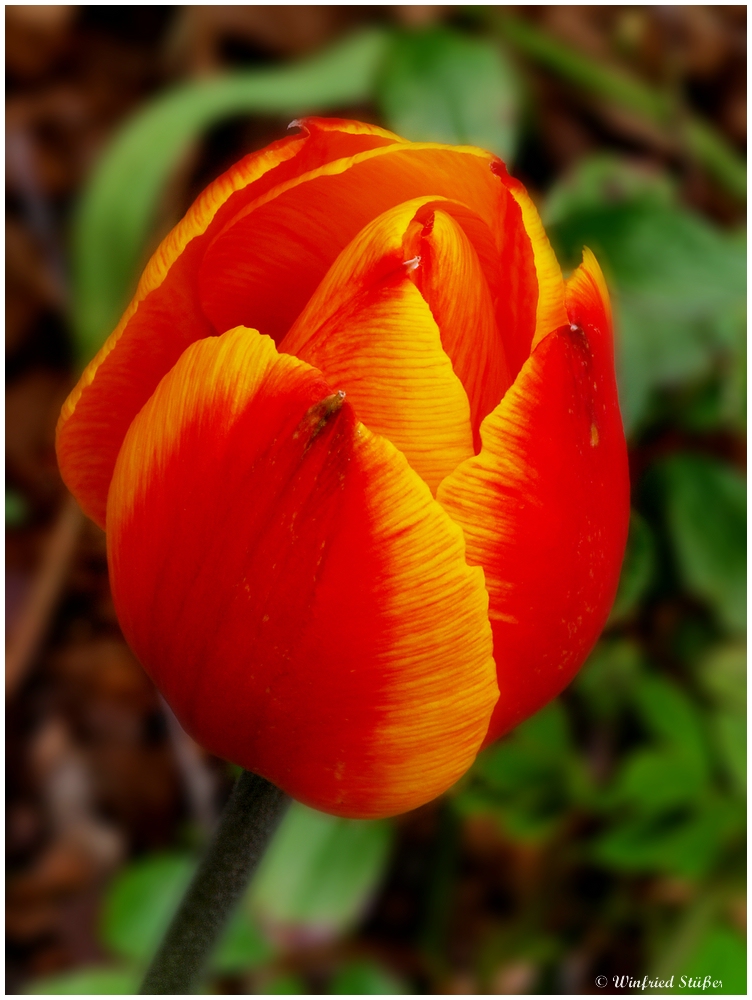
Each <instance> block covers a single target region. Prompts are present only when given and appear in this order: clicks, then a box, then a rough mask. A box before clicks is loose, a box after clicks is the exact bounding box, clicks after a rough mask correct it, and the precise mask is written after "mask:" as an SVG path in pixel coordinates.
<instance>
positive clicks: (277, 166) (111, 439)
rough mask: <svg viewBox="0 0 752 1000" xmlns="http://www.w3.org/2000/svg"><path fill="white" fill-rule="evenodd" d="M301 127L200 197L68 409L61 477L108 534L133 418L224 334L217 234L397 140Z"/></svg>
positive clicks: (357, 127) (61, 430) (343, 127)
mask: <svg viewBox="0 0 752 1000" xmlns="http://www.w3.org/2000/svg"><path fill="white" fill-rule="evenodd" d="M299 124H300V125H301V127H302V128H304V129H305V132H304V134H302V135H292V136H288V137H286V138H284V139H282V140H280V141H279V142H275V143H272V144H271V145H270V146H268V147H267V148H266V149H263V150H261V151H260V152H258V153H252V154H250V155H249V156H246V157H245V158H244V159H243V160H241V161H240V162H239V163H236V164H235V165H234V166H233V167H231V168H230V170H228V171H227V172H226V173H225V174H223V175H222V176H221V177H219V178H218V179H217V180H216V181H214V183H213V184H210V185H209V187H208V188H207V189H206V190H205V191H204V192H203V193H202V194H201V195H200V196H199V198H198V199H197V200H196V201H195V202H194V204H193V206H192V207H191V209H190V210H189V211H188V213H187V215H186V216H185V218H184V219H183V220H182V221H181V222H180V224H179V225H178V226H176V227H175V229H173V230H172V232H171V233H170V234H169V235H168V236H167V237H166V238H165V240H164V241H163V242H162V243H161V245H160V246H159V248H158V249H157V251H156V252H155V254H154V255H153V257H152V258H151V260H150V261H149V263H148V265H147V267H146V270H145V271H144V274H143V276H142V278H141V281H140V282H139V285H138V289H137V291H136V294H135V296H134V298H133V301H132V302H131V304H130V305H129V306H128V308H127V310H126V311H125V313H124V315H123V317H122V319H121V320H120V322H119V323H118V325H117V327H116V328H115V330H114V332H113V333H112V334H111V335H110V337H109V338H108V340H107V341H106V343H105V344H104V345H103V347H102V349H101V350H100V351H99V353H98V354H97V355H96V357H95V358H94V359H93V360H92V361H91V362H90V364H89V365H88V367H87V368H86V370H85V371H84V373H83V375H82V376H81V379H80V380H79V383H78V385H77V386H76V387H75V389H74V390H73V392H72V393H71V394H70V396H69V397H68V399H67V400H66V402H65V405H64V406H63V411H62V413H61V416H60V421H59V423H58V430H57V451H58V461H59V465H60V470H61V473H62V476H63V479H64V480H65V483H66V485H67V486H68V488H69V489H70V491H71V492H72V493H73V494H74V496H75V497H76V499H77V500H78V502H79V503H80V504H81V507H82V508H83V510H84V511H85V513H86V514H88V515H89V517H91V518H92V519H93V520H94V521H96V522H97V524H99V525H100V526H101V527H104V524H105V507H106V501H107V489H108V487H109V484H110V478H111V476H112V470H113V467H114V465H115V459H116V458H117V454H118V451H119V450H120V445H121V444H122V441H123V437H124V436H125V432H126V430H127V429H128V426H129V425H130V422H131V420H132V419H133V417H134V416H135V415H136V413H138V411H139V410H140V409H141V407H142V406H143V404H144V403H145V402H146V400H147V399H148V398H149V396H151V394H152V393H153V392H154V389H155V388H156V386H157V383H158V382H159V380H160V379H161V378H162V376H163V375H164V374H165V372H167V371H169V369H170V368H171V367H172V366H173V365H174V364H175V362H176V361H177V359H178V358H179V357H180V355H181V354H182V353H183V351H184V350H185V348H186V347H187V346H188V345H189V344H191V343H193V342H194V341H195V340H199V339H200V338H203V337H208V336H211V335H213V334H216V333H217V330H216V329H215V328H214V327H212V325H211V323H210V322H209V321H208V320H207V319H206V317H205V316H204V315H203V312H202V310H201V305H200V302H199V300H198V295H197V272H198V268H199V265H200V262H201V259H202V257H203V254H204V252H205V250H206V247H207V246H208V244H209V242H210V240H211V239H212V238H213V236H214V234H215V233H216V232H218V231H219V230H220V229H221V228H222V226H223V225H224V224H225V223H226V221H227V219H228V218H231V217H232V216H233V215H234V214H236V213H237V211H238V210H239V208H240V207H241V206H242V205H243V204H245V203H247V202H248V201H249V200H251V199H253V198H256V197H258V196H259V195H260V194H262V193H263V192H265V191H268V190H269V189H270V188H272V187H274V186H275V185H278V184H279V183H281V182H282V181H284V180H289V178H290V177H293V176H295V175H296V174H298V173H305V172H306V171H310V170H313V169H315V168H316V167H318V166H320V165H321V164H322V163H325V162H327V161H328V160H329V159H336V158H337V157H342V156H352V155H353V154H354V153H356V152H362V151H363V150H368V149H372V148H374V147H376V146H379V145H385V144H389V143H392V142H394V141H396V138H397V137H396V136H392V134H391V133H389V132H386V130H384V129H379V128H377V127H376V126H365V125H361V124H360V123H357V122H340V121H336V120H332V121H328V122H327V121H322V120H319V119H308V120H307V121H304V122H301V123H299ZM224 329H226V327H225V328H224ZM219 332H222V330H220V331H219Z"/></svg>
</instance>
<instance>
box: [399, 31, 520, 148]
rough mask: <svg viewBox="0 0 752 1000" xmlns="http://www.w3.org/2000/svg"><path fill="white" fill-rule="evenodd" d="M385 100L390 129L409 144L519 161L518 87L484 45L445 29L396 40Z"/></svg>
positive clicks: (496, 55)
mask: <svg viewBox="0 0 752 1000" xmlns="http://www.w3.org/2000/svg"><path fill="white" fill-rule="evenodd" d="M379 99H380V102H381V106H382V109H383V112H384V116H385V118H386V120H387V122H388V123H389V127H390V128H392V129H394V131H395V132H398V133H399V134H400V135H403V136H405V137H406V138H408V139H412V140H413V141H416V142H446V143H452V144H460V145H473V146H480V147H481V148H482V149H488V150H491V151H492V152H494V153H498V155H499V156H501V157H502V158H504V159H505V160H509V159H511V158H512V157H513V156H514V151H515V148H516V144H517V117H518V110H519V86H518V84H517V81H516V78H515V75H514V73H513V71H512V68H511V66H510V64H509V62H508V61H507V59H506V58H505V57H504V55H503V54H502V52H501V51H500V49H499V47H498V46H497V45H495V44H494V43H493V42H490V41H488V40H487V39H485V38H473V37H470V36H468V35H465V34H460V33H459V32H457V31H452V30H451V29H449V28H443V27H433V28H428V29H426V30H423V31H412V32H405V33H403V34H400V35H397V36H396V37H395V39H394V41H393V43H392V46H391V48H390V50H389V54H388V56H387V58H386V61H385V64H384V68H383V72H382V75H381V78H380V85H379Z"/></svg>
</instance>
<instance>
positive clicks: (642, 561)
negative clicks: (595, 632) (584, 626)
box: [608, 510, 655, 625]
mask: <svg viewBox="0 0 752 1000" xmlns="http://www.w3.org/2000/svg"><path fill="white" fill-rule="evenodd" d="M654 572H655V543H654V541H653V534H652V532H651V530H650V528H649V527H648V524H647V522H646V521H645V520H644V518H642V517H640V515H639V514H638V513H637V511H635V510H633V511H632V515H631V517H630V521H629V538H628V539H627V551H626V553H625V555H624V564H623V566H622V568H621V577H620V578H619V589H618V591H617V592H616V600H615V601H614V606H613V608H612V609H611V615H610V616H609V620H608V623H609V624H610V625H613V624H615V623H617V622H621V621H624V620H625V619H628V618H629V617H630V615H631V614H632V613H633V612H634V611H635V609H636V608H637V605H638V604H639V602H640V599H641V598H642V596H643V594H644V593H645V591H646V590H647V589H648V587H649V586H650V583H651V580H652V578H653V574H654Z"/></svg>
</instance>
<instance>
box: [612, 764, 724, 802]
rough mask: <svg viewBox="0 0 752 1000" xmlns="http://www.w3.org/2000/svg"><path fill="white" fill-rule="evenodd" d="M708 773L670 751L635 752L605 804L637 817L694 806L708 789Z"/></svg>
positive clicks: (625, 765)
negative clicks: (630, 810)
mask: <svg viewBox="0 0 752 1000" xmlns="http://www.w3.org/2000/svg"><path fill="white" fill-rule="evenodd" d="M707 777H708V775H707V771H706V769H705V768H704V767H702V766H700V767H698V766H697V764H696V762H695V761H693V760H692V758H690V757H687V756H686V755H684V754H681V753H677V752H676V751H673V750H638V751H636V752H635V753H632V754H631V755H630V756H629V757H627V759H626V761H625V762H624V766H623V768H622V770H621V772H620V773H619V776H618V779H617V780H616V781H615V782H614V785H613V787H612V788H611V789H610V791H609V796H608V801H609V803H610V804H611V805H612V806H613V804H615V803H616V804H624V803H628V804H630V805H631V806H632V807H633V809H634V810H635V811H636V812H638V813H640V814H646V815H650V814H653V813H657V812H666V811H667V810H669V809H671V808H673V807H674V806H678V805H685V804H688V803H690V804H691V803H692V802H694V801H695V800H696V799H698V798H699V797H700V795H701V794H702V792H703V791H704V789H705V788H706V787H707Z"/></svg>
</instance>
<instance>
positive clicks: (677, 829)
mask: <svg viewBox="0 0 752 1000" xmlns="http://www.w3.org/2000/svg"><path fill="white" fill-rule="evenodd" d="M743 825H744V814H743V812H742V811H741V810H740V809H738V808H736V807H735V806H734V804H733V803H731V802H729V801H727V800H724V799H720V798H719V799H713V800H710V801H708V802H707V803H706V804H704V805H703V807H702V808H700V809H697V810H695V811H694V812H691V813H689V814H687V815H684V814H679V815H673V816H671V815H662V816H645V815H640V816H637V817H631V818H627V819H625V820H623V821H621V822H618V823H616V824H614V825H613V826H612V827H611V828H610V829H609V830H608V831H607V832H606V833H605V834H604V835H602V836H601V837H600V838H599V840H598V841H597V842H596V843H595V845H594V848H593V853H594V856H595V858H596V860H598V861H600V862H601V863H602V864H606V865H608V866H610V867H613V868H616V869H619V870H623V871H631V872H650V871H656V872H665V873H668V874H672V875H678V876H682V877H684V878H691V879H697V878H702V877H704V876H705V875H707V874H708V872H709V871H710V870H711V869H712V868H713V866H714V865H715V863H716V862H717V861H718V858H719V857H720V855H721V853H722V851H723V849H724V847H725V845H726V843H727V842H728V840H729V838H730V837H732V836H735V835H740V834H741V832H742V830H743Z"/></svg>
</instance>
